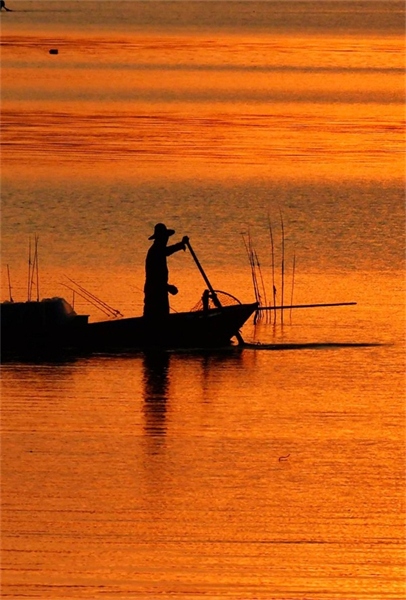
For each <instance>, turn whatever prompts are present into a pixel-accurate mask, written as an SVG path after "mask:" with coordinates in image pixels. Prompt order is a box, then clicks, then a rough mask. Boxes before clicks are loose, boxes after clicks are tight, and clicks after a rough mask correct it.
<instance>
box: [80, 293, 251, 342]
mask: <svg viewBox="0 0 406 600" xmlns="http://www.w3.org/2000/svg"><path fill="white" fill-rule="evenodd" d="M257 306H258V305H257V304H256V303H253V304H238V305H233V306H225V307H222V308H215V309H209V310H207V311H196V312H187V313H174V314H171V315H169V316H168V318H167V319H166V320H165V321H163V322H160V323H156V322H151V321H147V320H146V319H145V318H144V317H133V318H125V319H119V320H114V321H101V322H98V323H89V325H88V327H87V330H86V339H85V340H84V345H85V347H87V348H88V349H90V350H132V349H143V348H151V347H162V348H208V347H209V348H216V347H221V346H227V345H229V344H230V343H231V339H232V338H233V337H234V336H236V335H237V334H238V331H239V329H240V328H241V327H242V326H243V325H244V323H245V322H246V321H247V320H248V319H249V317H250V316H251V315H252V314H253V313H254V312H255V310H256V309H257Z"/></svg>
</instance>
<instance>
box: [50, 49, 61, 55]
mask: <svg viewBox="0 0 406 600" xmlns="http://www.w3.org/2000/svg"><path fill="white" fill-rule="evenodd" d="M58 53H59V50H58V48H51V50H50V51H49V54H58Z"/></svg>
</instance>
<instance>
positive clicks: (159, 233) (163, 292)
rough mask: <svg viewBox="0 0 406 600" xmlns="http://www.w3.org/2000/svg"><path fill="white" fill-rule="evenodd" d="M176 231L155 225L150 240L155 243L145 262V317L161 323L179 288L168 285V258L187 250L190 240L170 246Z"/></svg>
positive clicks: (185, 239)
mask: <svg viewBox="0 0 406 600" xmlns="http://www.w3.org/2000/svg"><path fill="white" fill-rule="evenodd" d="M174 233H175V231H174V230H173V229H167V227H166V225H164V224H163V223H157V224H156V225H155V229H154V234H153V235H151V237H150V238H148V239H150V240H154V243H153V244H152V246H151V247H150V249H149V250H148V253H147V258H146V261H145V286H144V317H147V318H148V319H151V320H153V321H154V322H159V321H162V320H165V318H166V317H167V316H168V315H169V296H168V294H172V295H175V294H177V293H178V288H177V287H176V286H174V285H170V284H169V283H168V265H167V262H166V258H167V256H170V255H171V254H174V252H178V251H179V250H186V243H187V242H188V240H189V238H188V237H187V236H184V237H183V239H182V241H181V242H178V243H177V244H172V246H168V245H167V244H168V240H169V238H170V236H171V235H173V234H174Z"/></svg>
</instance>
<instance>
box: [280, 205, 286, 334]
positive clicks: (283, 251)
mask: <svg viewBox="0 0 406 600" xmlns="http://www.w3.org/2000/svg"><path fill="white" fill-rule="evenodd" d="M279 214H280V217H281V237H282V256H281V305H282V310H281V325H283V295H284V288H285V226H284V224H283V216H282V211H281V210H279Z"/></svg>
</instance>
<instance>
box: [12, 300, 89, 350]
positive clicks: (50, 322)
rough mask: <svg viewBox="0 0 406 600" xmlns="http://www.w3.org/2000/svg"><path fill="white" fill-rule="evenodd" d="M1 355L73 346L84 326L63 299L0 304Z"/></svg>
mask: <svg viewBox="0 0 406 600" xmlns="http://www.w3.org/2000/svg"><path fill="white" fill-rule="evenodd" d="M0 320H1V354H2V358H3V357H5V356H7V355H9V354H22V353H26V354H36V353H43V352H44V351H45V352H53V351H55V350H59V349H63V348H70V347H75V346H77V343H78V340H80V339H81V338H82V337H83V336H84V335H85V331H86V327H87V326H88V315H78V314H77V313H76V312H75V311H74V309H73V308H72V306H71V305H70V304H69V302H67V301H66V300H65V299H64V298H59V297H55V298H44V299H43V300H41V301H39V300H37V301H31V300H29V301H27V302H13V301H6V302H2V303H1V305H0Z"/></svg>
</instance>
